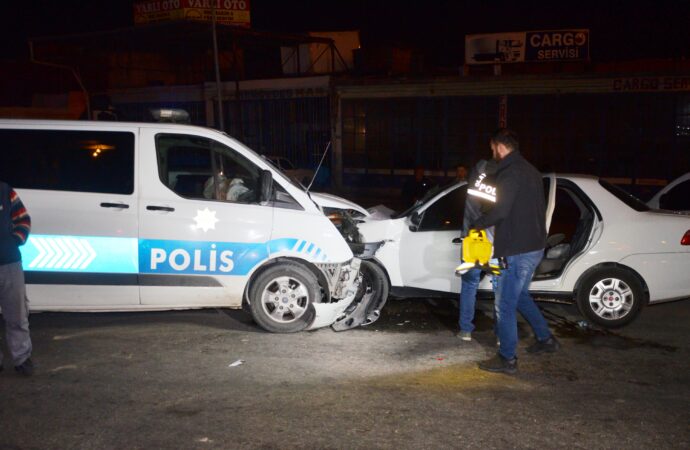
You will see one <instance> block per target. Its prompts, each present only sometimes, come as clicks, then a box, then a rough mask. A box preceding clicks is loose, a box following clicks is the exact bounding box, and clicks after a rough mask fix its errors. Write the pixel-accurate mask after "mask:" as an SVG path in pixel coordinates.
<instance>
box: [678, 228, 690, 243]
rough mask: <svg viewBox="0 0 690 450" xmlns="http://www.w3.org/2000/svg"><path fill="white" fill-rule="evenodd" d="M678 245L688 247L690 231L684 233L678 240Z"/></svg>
mask: <svg viewBox="0 0 690 450" xmlns="http://www.w3.org/2000/svg"><path fill="white" fill-rule="evenodd" d="M680 245H690V230H688V231H686V232H685V234H684V235H683V238H682V239H681V240H680Z"/></svg>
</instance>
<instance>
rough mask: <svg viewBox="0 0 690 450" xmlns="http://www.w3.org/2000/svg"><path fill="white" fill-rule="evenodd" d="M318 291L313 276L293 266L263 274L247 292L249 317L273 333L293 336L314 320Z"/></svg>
mask: <svg viewBox="0 0 690 450" xmlns="http://www.w3.org/2000/svg"><path fill="white" fill-rule="evenodd" d="M320 292H321V289H320V287H319V282H318V280H317V279H316V276H315V275H314V274H313V273H312V272H311V271H309V270H308V269H306V268H304V267H301V266H299V265H296V264H277V265H274V266H272V267H269V268H268V269H266V270H265V271H263V272H262V273H261V274H260V275H259V276H258V277H257V278H256V280H255V281H254V283H252V287H251V289H250V292H249V298H250V302H251V303H250V306H251V312H252V317H253V318H254V320H255V321H256V323H257V324H259V326H261V327H262V328H263V329H265V330H267V331H270V332H273V333H296V332H298V331H302V330H304V329H305V328H306V327H307V326H308V325H309V324H310V323H311V322H312V321H313V320H314V314H315V312H314V306H313V302H315V301H316V299H317V298H318V297H317V295H318V294H319V293H320Z"/></svg>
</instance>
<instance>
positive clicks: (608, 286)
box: [589, 278, 635, 320]
mask: <svg viewBox="0 0 690 450" xmlns="http://www.w3.org/2000/svg"><path fill="white" fill-rule="evenodd" d="M634 300H635V296H634V295H633V291H632V289H631V288H630V286H629V285H628V284H627V283H626V282H625V281H623V280H620V279H618V278H605V279H603V280H600V281H599V282H597V283H596V284H595V285H594V286H592V289H591V290H590V291H589V306H590V307H591V308H592V311H593V312H594V314H596V315H597V316H599V317H601V318H602V319H606V320H616V319H620V318H622V317H625V316H626V315H627V314H628V313H629V312H630V310H631V309H632V307H633V304H634Z"/></svg>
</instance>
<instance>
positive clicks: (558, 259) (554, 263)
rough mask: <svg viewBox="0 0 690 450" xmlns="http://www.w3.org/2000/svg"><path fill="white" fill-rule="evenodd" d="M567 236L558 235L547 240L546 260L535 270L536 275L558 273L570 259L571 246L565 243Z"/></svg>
mask: <svg viewBox="0 0 690 450" xmlns="http://www.w3.org/2000/svg"><path fill="white" fill-rule="evenodd" d="M563 239H565V234H563V233H557V234H553V235H551V236H549V237H548V238H547V239H546V250H545V251H544V258H543V259H542V260H541V263H539V266H538V267H537V269H536V270H535V272H534V273H535V275H544V274H548V273H553V272H558V271H559V270H561V268H562V267H563V266H564V265H565V263H566V261H568V258H569V257H570V244H569V243H567V242H563Z"/></svg>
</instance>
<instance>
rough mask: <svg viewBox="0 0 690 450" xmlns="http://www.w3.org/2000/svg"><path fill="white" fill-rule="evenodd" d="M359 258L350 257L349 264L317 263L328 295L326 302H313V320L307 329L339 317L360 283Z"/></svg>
mask: <svg viewBox="0 0 690 450" xmlns="http://www.w3.org/2000/svg"><path fill="white" fill-rule="evenodd" d="M360 264H361V261H360V259H359V258H352V260H351V261H350V263H349V264H342V265H339V264H319V265H318V266H319V269H320V270H321V271H322V272H323V273H324V275H326V279H327V280H328V287H329V291H330V295H329V296H328V297H326V298H325V299H326V302H322V303H314V304H313V306H314V311H315V312H316V314H315V315H314V320H313V321H312V323H311V325H309V326H308V327H307V330H315V329H317V328H323V327H327V326H329V325H332V324H333V323H334V322H335V321H336V320H337V319H338V318H340V317H341V316H342V315H343V313H344V312H345V310H346V309H347V308H348V307H349V306H350V304H352V302H353V301H354V300H355V297H356V296H357V291H358V289H359V285H360V283H361V280H362V278H361V276H360V274H359V266H360Z"/></svg>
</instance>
